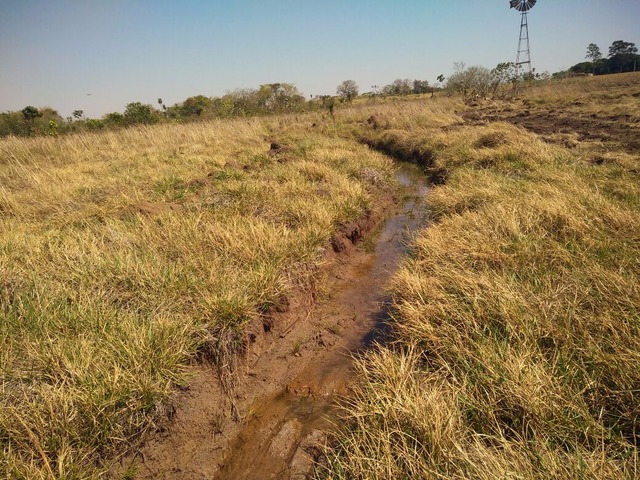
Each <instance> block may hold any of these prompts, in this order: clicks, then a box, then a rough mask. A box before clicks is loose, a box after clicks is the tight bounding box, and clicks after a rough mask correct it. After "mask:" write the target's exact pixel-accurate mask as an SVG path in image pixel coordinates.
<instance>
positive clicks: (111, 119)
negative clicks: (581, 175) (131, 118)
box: [102, 112, 125, 126]
mask: <svg viewBox="0 0 640 480" xmlns="http://www.w3.org/2000/svg"><path fill="white" fill-rule="evenodd" d="M102 121H103V122H104V124H105V125H108V126H112V125H124V123H125V122H124V115H123V114H121V113H120V112H111V113H107V114H105V115H104V116H103V117H102Z"/></svg>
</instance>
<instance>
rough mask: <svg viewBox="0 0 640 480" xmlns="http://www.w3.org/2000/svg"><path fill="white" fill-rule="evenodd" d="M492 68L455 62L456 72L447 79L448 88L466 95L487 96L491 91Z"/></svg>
mask: <svg viewBox="0 0 640 480" xmlns="http://www.w3.org/2000/svg"><path fill="white" fill-rule="evenodd" d="M491 85H492V75H491V70H489V69H488V68H486V67H482V66H480V65H476V66H473V67H468V68H467V67H466V66H465V64H464V63H463V62H456V63H454V72H453V74H452V75H450V76H449V78H448V79H447V88H449V89H450V90H453V91H454V92H459V93H462V95H463V96H464V97H476V96H478V97H482V98H485V97H486V96H487V95H488V94H489V93H490V91H491Z"/></svg>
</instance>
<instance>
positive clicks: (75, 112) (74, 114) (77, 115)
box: [72, 110, 84, 120]
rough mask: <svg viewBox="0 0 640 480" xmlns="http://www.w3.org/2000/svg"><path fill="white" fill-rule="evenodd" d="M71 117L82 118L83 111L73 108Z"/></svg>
mask: <svg viewBox="0 0 640 480" xmlns="http://www.w3.org/2000/svg"><path fill="white" fill-rule="evenodd" d="M72 115H73V118H75V119H76V120H80V119H81V118H82V116H83V115H84V111H83V110H74V111H73V112H72Z"/></svg>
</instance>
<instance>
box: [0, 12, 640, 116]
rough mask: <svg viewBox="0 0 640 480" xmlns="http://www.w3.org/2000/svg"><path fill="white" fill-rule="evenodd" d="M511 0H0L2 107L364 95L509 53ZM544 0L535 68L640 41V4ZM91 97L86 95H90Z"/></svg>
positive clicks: (534, 30) (96, 109) (508, 57)
mask: <svg viewBox="0 0 640 480" xmlns="http://www.w3.org/2000/svg"><path fill="white" fill-rule="evenodd" d="M508 3H509V2H508V1H507V0H489V1H485V2H452V1H446V2H445V1H438V0H425V1H418V0H407V1H405V2H403V3H402V4H401V5H398V4H397V3H392V2H389V1H381V0H373V1H364V0H353V1H349V2H345V1H342V2H341V1H338V0H328V1H325V2H322V4H317V3H316V2H311V1H304V0H298V1H294V0H278V1H272V2H266V1H257V0H236V1H226V0H225V1H217V2H209V1H203V0H198V1H196V0H192V1H187V2H180V3H179V4H178V3H177V2H168V1H165V0H162V1H153V2H152V1H143V0H132V1H125V0H113V1H110V2H100V1H97V0H88V1H77V0H76V1H74V0H49V1H45V0H32V1H28V0H4V1H3V2H2V5H0V111H8V110H20V109H22V108H24V107H25V106H27V105H34V106H37V107H45V106H49V107H52V108H54V109H56V110H58V111H59V113H60V114H61V115H62V116H63V117H66V116H69V115H71V112H72V111H73V110H76V109H82V110H84V112H85V114H86V115H87V116H90V117H100V116H102V115H103V114H105V113H108V112H112V111H120V112H122V111H123V110H124V107H125V105H126V104H127V103H129V102H133V101H140V102H143V103H151V104H153V105H156V101H157V99H158V98H162V99H163V100H164V103H165V104H166V105H172V104H174V103H176V102H181V101H183V100H185V99H186V98H187V97H189V96H193V95H200V94H202V95H206V96H221V95H224V94H225V92H227V91H230V90H234V89H236V88H256V87H258V86H259V85H261V84H265V83H273V82H287V83H293V84H295V85H296V86H297V87H298V89H299V90H300V91H301V92H303V93H304V94H305V96H306V97H307V98H309V95H314V96H315V95H321V94H335V88H336V86H337V85H338V84H339V83H340V82H341V81H343V80H345V79H353V80H355V81H356V82H357V83H358V84H359V85H360V90H361V92H364V91H368V90H371V86H372V85H380V86H382V85H385V84H388V83H391V82H392V81H393V80H394V79H396V78H411V79H420V80H428V81H429V82H431V83H433V82H435V80H436V77H437V76H438V75H440V74H443V75H445V76H448V75H449V74H450V73H451V72H452V70H453V63H454V62H457V61H462V62H465V63H466V64H467V65H484V66H486V67H490V68H491V67H494V66H495V65H496V64H498V63H500V62H505V61H514V60H515V53H516V52H515V51H516V47H517V41H518V34H519V28H520V15H519V14H518V13H517V12H516V11H515V10H510V9H509V5H508ZM575 5H576V4H575V2H574V3H570V2H548V1H545V0H540V1H539V2H538V3H537V5H536V7H535V8H534V9H533V10H532V11H531V13H530V14H529V28H530V37H531V56H532V63H533V66H534V67H535V68H536V71H538V72H543V71H549V72H555V71H560V70H564V69H566V68H568V67H570V66H571V65H573V64H576V63H579V62H581V61H584V57H585V54H586V48H587V45H588V44H589V43H591V42H593V43H596V44H598V45H599V46H600V49H601V50H602V53H603V55H605V56H606V55H607V53H608V48H609V45H611V43H612V42H613V41H615V40H625V41H629V42H634V43H637V42H638V41H640V38H638V28H637V19H638V18H640V2H628V1H625V2H623V1H622V0H609V1H603V0H591V1H586V2H581V3H580V5H581V7H580V8H577V7H576V6H575ZM89 94H90V95H89Z"/></svg>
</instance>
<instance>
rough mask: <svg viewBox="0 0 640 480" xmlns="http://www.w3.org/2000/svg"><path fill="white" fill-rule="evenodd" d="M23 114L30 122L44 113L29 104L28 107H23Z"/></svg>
mask: <svg viewBox="0 0 640 480" xmlns="http://www.w3.org/2000/svg"><path fill="white" fill-rule="evenodd" d="M22 115H23V116H24V119H25V120H27V121H28V122H29V121H33V120H35V119H36V118H38V117H41V116H42V113H41V112H40V110H38V109H37V108H36V107H34V106H32V105H29V106H28V107H24V108H23V109H22Z"/></svg>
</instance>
